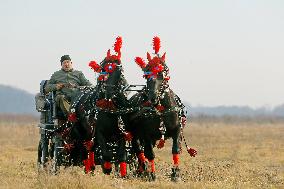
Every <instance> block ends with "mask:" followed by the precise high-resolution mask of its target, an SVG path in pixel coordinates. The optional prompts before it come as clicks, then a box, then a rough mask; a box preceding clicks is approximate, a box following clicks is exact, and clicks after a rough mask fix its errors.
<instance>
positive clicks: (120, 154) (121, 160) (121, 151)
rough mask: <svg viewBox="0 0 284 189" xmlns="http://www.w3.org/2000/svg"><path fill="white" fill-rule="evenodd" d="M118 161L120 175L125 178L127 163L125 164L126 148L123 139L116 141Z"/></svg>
mask: <svg viewBox="0 0 284 189" xmlns="http://www.w3.org/2000/svg"><path fill="white" fill-rule="evenodd" d="M117 155H118V161H119V168H120V176H121V177H122V178H125V177H126V175H127V164H126V148H125V140H124V139H121V140H119V141H118V153H117Z"/></svg>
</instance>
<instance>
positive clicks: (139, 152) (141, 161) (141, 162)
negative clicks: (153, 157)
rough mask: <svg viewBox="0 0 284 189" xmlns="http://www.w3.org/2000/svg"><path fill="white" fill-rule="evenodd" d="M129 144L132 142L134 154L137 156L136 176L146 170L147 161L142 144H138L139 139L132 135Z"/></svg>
mask: <svg viewBox="0 0 284 189" xmlns="http://www.w3.org/2000/svg"><path fill="white" fill-rule="evenodd" d="M131 144H132V148H133V151H134V153H135V154H136V157H137V158H138V170H137V174H138V176H141V175H142V173H143V172H145V171H146V170H147V162H146V157H145V154H144V150H143V148H142V145H141V144H140V140H139V139H138V138H137V137H136V136H134V137H133V139H132V141H131Z"/></svg>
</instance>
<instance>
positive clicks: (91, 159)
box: [89, 152, 95, 168]
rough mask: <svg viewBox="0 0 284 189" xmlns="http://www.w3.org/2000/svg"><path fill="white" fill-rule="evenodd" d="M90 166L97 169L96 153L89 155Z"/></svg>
mask: <svg viewBox="0 0 284 189" xmlns="http://www.w3.org/2000/svg"><path fill="white" fill-rule="evenodd" d="M89 164H90V168H92V167H93V168H94V167H95V153H94V152H90V153H89Z"/></svg>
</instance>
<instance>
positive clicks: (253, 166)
mask: <svg viewBox="0 0 284 189" xmlns="http://www.w3.org/2000/svg"><path fill="white" fill-rule="evenodd" d="M0 120H1V122H0V188H284V122H267V123H262V124H259V123H256V122H253V121H248V122H237V123H234V122H228V121H226V122H222V121H214V120H213V121H205V122H203V121H202V120H201V121H200V120H199V121H194V120H193V121H191V123H190V124H189V125H187V127H186V129H185V137H186V138H187V140H188V142H189V144H190V146H191V147H193V148H195V149H197V150H198V155H197V156H196V157H195V158H192V157H190V156H189V155H188V154H187V153H186V151H184V152H183V153H182V154H181V157H180V168H181V169H182V179H181V181H180V182H177V183H173V182H171V181H170V178H169V175H170V171H171V155H170V147H171V140H168V141H167V142H166V146H165V148H163V149H161V150H158V149H155V151H156V156H157V158H156V170H157V180H156V181H155V182H147V181H144V180H142V179H137V178H129V179H120V178H116V177H115V176H114V175H110V176H105V175H103V174H102V173H101V170H100V167H98V166H97V170H96V171H95V174H94V175H85V174H84V172H83V169H82V168H78V167H70V168H67V169H65V170H62V171H61V172H60V174H59V175H57V176H54V175H48V174H44V173H41V174H39V173H38V171H37V165H36V159H37V143H38V140H39V134H38V129H37V127H36V125H37V122H36V121H37V120H35V119H33V118H30V117H15V116H10V117H8V118H7V117H3V116H2V117H1V116H0ZM184 149H185V148H184Z"/></svg>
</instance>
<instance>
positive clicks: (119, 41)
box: [113, 36, 122, 53]
mask: <svg viewBox="0 0 284 189" xmlns="http://www.w3.org/2000/svg"><path fill="white" fill-rule="evenodd" d="M121 47H122V38H121V37H120V36H118V37H117V38H116V41H115V43H114V47H113V49H114V51H115V52H117V53H119V52H120V49H121Z"/></svg>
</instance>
